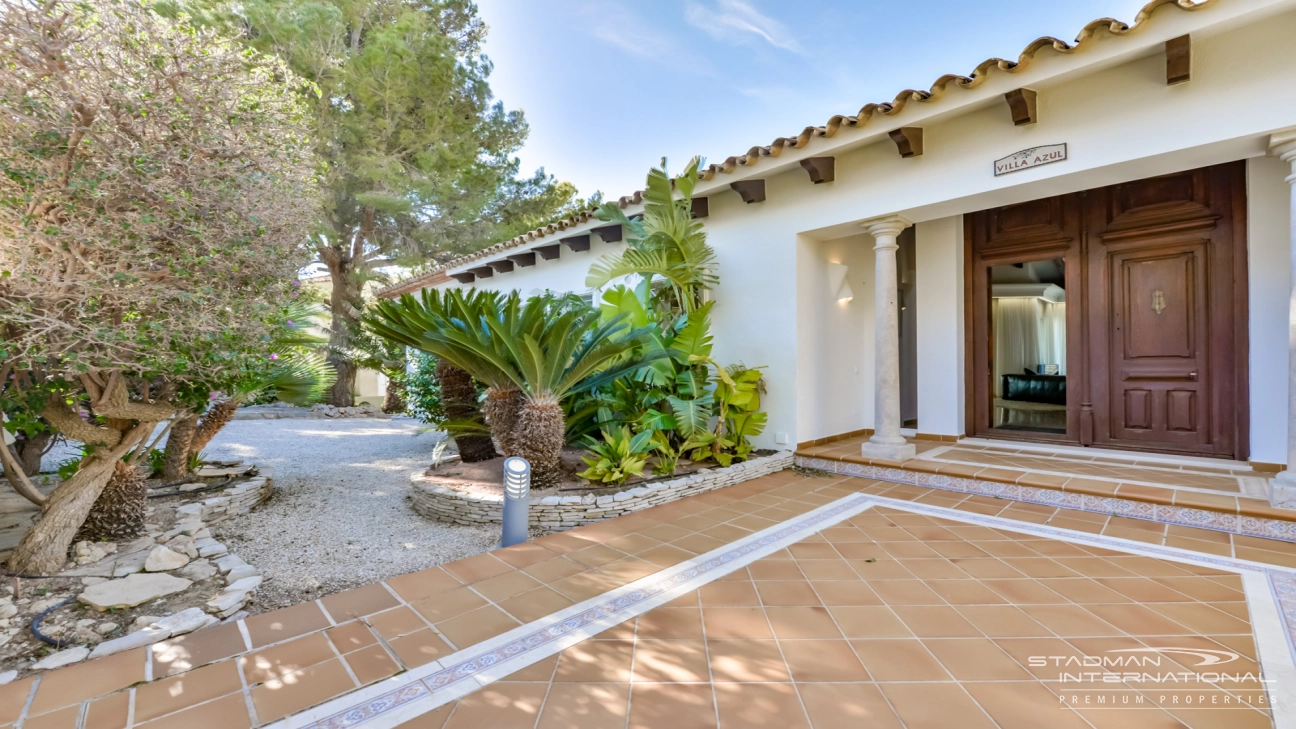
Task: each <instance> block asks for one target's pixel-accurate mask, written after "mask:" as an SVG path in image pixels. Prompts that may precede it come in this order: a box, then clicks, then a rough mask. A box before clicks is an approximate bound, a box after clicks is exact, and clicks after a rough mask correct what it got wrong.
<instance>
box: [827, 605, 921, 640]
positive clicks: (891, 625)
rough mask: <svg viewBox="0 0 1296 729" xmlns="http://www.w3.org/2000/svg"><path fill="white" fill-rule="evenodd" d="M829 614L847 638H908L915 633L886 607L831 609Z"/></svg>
mask: <svg viewBox="0 0 1296 729" xmlns="http://www.w3.org/2000/svg"><path fill="white" fill-rule="evenodd" d="M828 611H829V613H830V614H831V615H832V617H833V619H834V620H835V621H836V623H837V626H838V627H839V628H840V629H841V632H842V633H843V634H844V635H845V636H846V637H847V638H908V637H912V636H913V633H912V632H910V630H909V628H908V627H907V626H906V625H905V624H904V622H903V621H902V620H900V618H899V617H898V616H897V615H896V614H895V612H893V611H892V610H891V608H889V607H886V606H865V607H849V606H841V607H830V608H828Z"/></svg>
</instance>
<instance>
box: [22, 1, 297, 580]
mask: <svg viewBox="0 0 1296 729" xmlns="http://www.w3.org/2000/svg"><path fill="white" fill-rule="evenodd" d="M0 57H3V58H4V59H5V63H4V64H3V65H0V171H3V174H2V175H0V401H3V402H4V404H5V407H6V408H9V407H15V408H21V412H16V413H15V415H16V416H17V417H16V418H15V420H16V421H20V422H21V421H23V420H25V419H29V418H35V417H39V418H40V419H41V420H42V421H43V422H44V423H45V424H46V425H47V426H48V427H50V428H52V429H54V430H57V431H58V432H59V433H61V434H62V435H63V436H66V437H67V438H68V439H70V440H77V441H80V442H82V443H85V444H86V445H87V447H88V449H89V455H88V457H87V458H85V459H83V460H82V461H81V464H80V467H79V469H78V470H77V472H76V473H75V475H73V476H72V477H71V478H69V479H68V480H67V481H65V482H63V483H62V484H60V485H59V486H58V487H57V488H56V489H55V490H54V492H53V493H52V494H51V495H50V497H49V499H48V501H46V503H45V504H44V509H43V514H42V518H41V520H40V522H39V523H37V524H36V525H35V526H34V527H33V528H32V529H31V531H29V532H28V534H27V535H26V536H25V537H24V538H23V540H22V542H21V543H20V544H19V545H18V547H17V549H16V550H15V551H14V554H13V556H12V557H11V559H10V567H11V568H12V569H13V570H15V571H18V572H47V571H52V570H56V569H58V568H59V567H61V566H62V565H63V562H64V560H65V558H66V555H67V548H68V545H69V543H70V542H71V539H72V536H73V534H74V533H75V531H76V529H77V528H78V527H79V526H80V525H81V524H82V522H83V521H84V520H85V518H86V515H87V513H89V510H90V508H91V506H92V505H93V504H94V502H95V500H96V499H97V498H98V496H99V494H100V493H101V492H102V490H103V488H104V486H105V484H106V483H107V481H108V479H109V477H110V476H111V475H112V474H113V472H114V470H115V468H116V464H117V462H118V461H119V460H120V459H121V458H122V457H123V456H124V455H126V454H127V453H128V452H133V453H135V454H136V457H139V456H140V454H143V453H146V452H148V449H147V448H144V447H142V446H143V445H144V444H145V439H146V438H148V437H149V435H150V434H151V433H152V431H153V430H154V427H155V425H156V424H158V423H160V422H165V421H171V420H173V419H175V418H176V417H177V415H178V414H179V413H181V412H183V411H184V410H186V409H187V408H189V407H190V406H191V404H192V403H194V402H195V401H198V400H201V399H205V398H206V393H207V392H208V391H209V388H210V387H211V385H212V384H213V383H225V382H229V381H233V380H237V379H238V378H239V377H241V376H243V374H244V373H245V372H247V371H249V370H253V369H256V368H260V367H263V366H264V365H265V363H266V362H267V361H268V357H269V354H270V353H269V352H268V351H267V341H268V340H267V335H268V330H269V327H270V326H271V323H272V321H273V319H274V316H275V314H276V313H277V312H278V311H280V309H281V307H282V304H283V302H284V301H286V300H288V299H289V298H290V294H291V292H290V284H289V282H290V281H291V279H292V277H293V275H294V273H295V272H296V271H297V270H298V269H299V268H300V267H301V265H302V264H303V263H304V261H305V256H304V254H305V249H304V247H303V243H304V242H305V241H306V240H307V237H308V234H309V232H310V226H311V223H312V221H314V220H317V219H318V216H319V213H318V194H317V188H316V180H315V172H316V163H315V158H314V154H313V151H312V144H311V140H310V138H309V136H308V132H309V129H310V128H309V126H308V125H307V124H306V123H305V120H306V109H305V107H304V106H303V104H302V99H303V98H304V89H302V82H301V81H300V79H298V78H296V77H295V76H294V75H293V74H292V73H291V72H290V71H289V70H288V69H287V68H286V67H284V66H283V64H282V63H280V62H278V61H277V60H276V59H274V58H273V57H266V56H262V55H261V54H258V53H255V52H251V51H249V50H247V49H246V48H244V47H242V46H241V45H239V44H235V43H231V42H229V41H226V40H223V39H222V38H221V37H220V36H219V35H218V34H216V33H214V32H212V31H205V30H201V29H199V28H197V27H194V26H193V25H191V24H189V23H186V22H183V21H179V22H173V21H168V20H166V19H164V18H162V17H160V16H158V15H156V14H154V13H153V12H151V10H150V6H148V5H146V4H142V3H140V2H139V1H138V0H99V2H96V3H93V4H90V3H79V2H73V1H72V0H13V1H12V2H8V3H5V4H3V5H0ZM10 455H11V454H10V453H9V451H8V449H7V448H0V460H4V461H5V471H6V474H7V475H9V476H10V478H12V479H15V480H16V483H17V484H18V485H19V486H21V487H23V488H30V482H29V481H27V477H26V476H25V475H24V474H22V472H21V470H20V469H19V468H17V467H16V464H11V463H10V461H11V460H12V459H11V458H10ZM37 495H38V496H39V494H37Z"/></svg>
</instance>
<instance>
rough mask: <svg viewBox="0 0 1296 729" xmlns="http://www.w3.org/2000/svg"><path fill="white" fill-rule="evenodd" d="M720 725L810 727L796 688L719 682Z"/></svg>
mask: <svg viewBox="0 0 1296 729" xmlns="http://www.w3.org/2000/svg"><path fill="white" fill-rule="evenodd" d="M715 698H716V709H717V711H718V713H719V714H720V726H721V727H726V728H727V727H751V728H752V729H759V728H760V727H769V728H770V729H810V723H809V721H808V720H807V719H806V715H805V709H804V708H802V706H801V698H800V697H799V696H797V691H796V688H795V687H793V686H792V684H790V683H783V684H778V683H774V684H761V685H753V684H746V685H740V684H720V685H717V686H716V687H715Z"/></svg>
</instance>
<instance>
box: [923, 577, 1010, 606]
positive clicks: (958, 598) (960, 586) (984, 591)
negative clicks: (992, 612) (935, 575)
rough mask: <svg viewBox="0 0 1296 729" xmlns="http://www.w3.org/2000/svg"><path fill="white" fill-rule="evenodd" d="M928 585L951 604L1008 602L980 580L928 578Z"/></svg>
mask: <svg viewBox="0 0 1296 729" xmlns="http://www.w3.org/2000/svg"><path fill="white" fill-rule="evenodd" d="M926 584H927V587H929V588H931V591H932V592H934V593H936V594H937V595H939V596H940V597H941V598H942V599H943V600H945V601H946V602H948V603H950V604H951V605H994V604H1002V603H1006V602H1008V601H1007V600H1006V599H1004V597H1003V596H1002V595H1000V594H999V593H997V592H995V591H994V590H991V589H990V588H988V587H986V586H985V585H983V584H981V582H980V581H978V580H966V579H964V580H928V581H927V582H926Z"/></svg>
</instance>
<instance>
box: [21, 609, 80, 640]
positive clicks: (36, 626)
mask: <svg viewBox="0 0 1296 729" xmlns="http://www.w3.org/2000/svg"><path fill="white" fill-rule="evenodd" d="M75 599H76V598H75V597H69V598H68V599H66V600H64V601H62V602H60V603H59V604H57V605H54V606H53V607H48V608H46V609H45V612H43V613H41V614H40V615H37V616H36V618H35V619H34V620H32V624H31V632H32V635H34V636H36V638H37V639H38V640H40V641H41V642H42V643H47V644H49V645H52V646H54V647H55V648H60V649H61V648H70V647H71V646H72V644H71V643H64V642H63V641H61V640H58V639H57V638H51V637H49V636H48V635H45V634H44V633H42V632H40V622H41V621H42V620H44V619H45V616H47V615H49V614H50V613H52V612H54V611H55V610H58V609H59V608H61V607H63V606H64V605H66V604H68V603H70V602H72V601H73V600H75Z"/></svg>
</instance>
